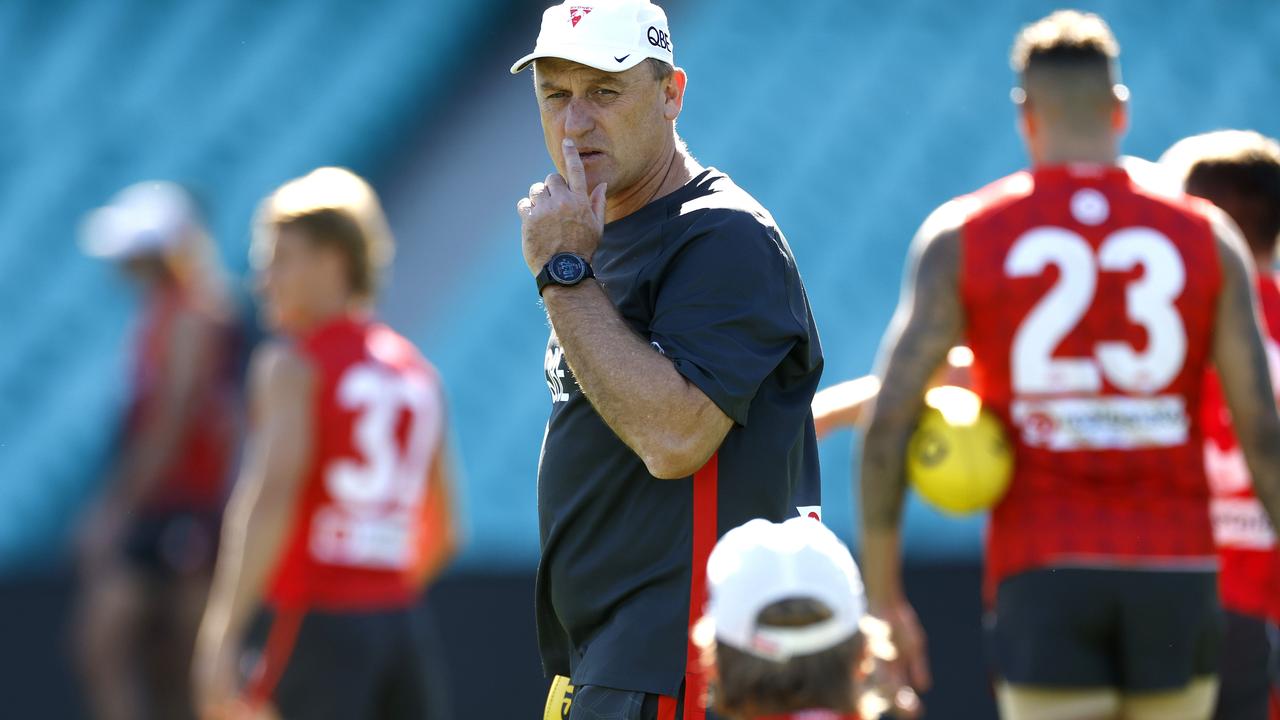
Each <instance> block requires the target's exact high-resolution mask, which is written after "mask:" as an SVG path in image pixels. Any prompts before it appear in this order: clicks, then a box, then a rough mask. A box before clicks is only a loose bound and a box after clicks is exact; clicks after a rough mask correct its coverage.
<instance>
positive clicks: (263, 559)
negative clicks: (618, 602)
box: [195, 343, 315, 709]
mask: <svg viewBox="0 0 1280 720" xmlns="http://www.w3.org/2000/svg"><path fill="white" fill-rule="evenodd" d="M249 381H250V410H251V413H252V418H253V427H252V428H251V432H250V435H249V438H248V441H247V446H246V448H245V456H244V460H243V462H242V465H241V468H240V476H239V478H238V479H237V481H236V485H235V490H234V491H233V492H232V495H231V500H230V502H229V503H228V505H227V513H226V519H225V520H224V522H223V528H222V539H221V549H220V551H219V554H218V564H217V567H216V568H215V570H214V578H213V585H212V587H211V589H210V592H209V601H208V605H207V606H206V609H205V614H204V618H203V620H202V621H201V624H200V632H199V637H198V640H197V647H196V653H197V654H196V662H195V673H196V677H195V680H196V691H197V700H198V702H200V703H201V705H202V707H204V708H206V709H207V708H208V707H209V706H210V705H211V704H217V703H219V702H222V701H225V700H228V699H229V698H230V697H231V696H232V695H233V694H234V692H235V690H236V688H235V673H234V669H235V662H236V656H237V655H238V652H239V646H240V642H241V638H242V637H243V635H244V632H245V628H246V627H247V625H248V623H249V621H250V619H251V618H252V616H253V613H254V612H255V610H256V609H257V608H258V606H259V603H260V602H261V600H262V596H263V592H264V586H265V585H266V582H267V576H268V574H269V573H270V572H271V570H272V568H273V567H274V566H275V564H276V562H277V561H278V559H279V557H280V554H281V551H282V549H283V545H284V540H285V536H286V533H287V532H288V529H289V527H290V525H291V523H292V521H293V514H294V508H295V505H296V500H297V495H298V492H299V487H300V485H301V480H302V477H303V473H304V471H305V470H306V467H305V464H306V462H307V459H308V458H309V457H310V455H311V443H312V423H313V420H312V417H313V416H312V403H313V401H312V395H313V390H314V383H315V377H314V371H313V370H312V368H311V367H310V365H308V364H307V362H306V361H305V360H303V359H302V358H301V357H299V356H298V355H297V354H295V353H294V352H293V351H292V350H290V349H288V348H287V347H286V346H284V345H282V344H274V343H273V344H267V345H264V346H262V347H261V348H260V349H259V350H258V351H257V352H256V353H255V354H254V358H253V362H252V365H251V367H250V380H249Z"/></svg>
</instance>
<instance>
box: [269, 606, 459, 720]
mask: <svg viewBox="0 0 1280 720" xmlns="http://www.w3.org/2000/svg"><path fill="white" fill-rule="evenodd" d="M438 646H439V643H438V642H437V641H436V639H435V633H434V628H433V627H432V625H431V623H430V622H429V619H428V618H427V617H425V616H424V611H423V609H421V608H406V609H402V610H382V611H376V612H340V613H339V612H318V611H306V612H300V611H287V610H281V611H276V612H264V613H263V614H262V616H261V617H259V618H258V621H257V622H255V625H254V628H253V630H252V631H251V632H250V638H249V643H248V644H247V647H248V648H249V650H248V653H247V657H246V658H245V663H244V667H246V668H247V669H249V674H248V677H247V678H245V680H246V682H245V686H246V689H247V690H246V695H247V696H248V698H249V700H250V701H251V702H269V703H270V704H271V705H273V706H274V707H275V709H276V710H277V711H278V712H279V713H280V716H281V717H282V718H284V720H364V719H365V718H369V719H370V720H373V719H377V720H401V719H404V720H410V719H412V720H423V719H424V718H434V719H439V718H447V717H450V715H449V714H447V712H448V708H447V707H446V705H447V703H446V702H445V698H444V697H443V696H442V694H441V688H444V687H446V686H447V683H446V682H444V678H442V677H441V672H442V670H443V663H441V662H439V661H438V659H437V657H436V648H438Z"/></svg>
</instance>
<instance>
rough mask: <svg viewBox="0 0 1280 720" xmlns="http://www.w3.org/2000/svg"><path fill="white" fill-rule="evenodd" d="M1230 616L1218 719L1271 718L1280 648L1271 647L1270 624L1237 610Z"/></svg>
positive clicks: (1221, 666) (1254, 719)
mask: <svg viewBox="0 0 1280 720" xmlns="http://www.w3.org/2000/svg"><path fill="white" fill-rule="evenodd" d="M1226 618H1227V624H1226V628H1227V632H1226V635H1225V636H1224V637H1223V642H1222V664H1221V665H1220V672H1219V675H1218V677H1219V681H1220V683H1221V684H1220V685H1219V687H1218V706H1217V709H1215V710H1214V713H1213V717H1214V720H1267V717H1268V713H1269V706H1270V703H1271V693H1272V682H1273V679H1274V678H1273V675H1272V674H1273V673H1274V672H1275V668H1274V666H1273V665H1272V663H1273V662H1274V652H1275V651H1276V650H1277V648H1273V647H1272V646H1271V638H1269V637H1268V632H1267V623H1266V621H1265V620H1262V619H1261V618H1255V617H1249V616H1248V615H1241V614H1239V613H1234V612H1227V613H1226Z"/></svg>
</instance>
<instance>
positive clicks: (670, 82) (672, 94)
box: [662, 68, 689, 121]
mask: <svg viewBox="0 0 1280 720" xmlns="http://www.w3.org/2000/svg"><path fill="white" fill-rule="evenodd" d="M688 86H689V75H688V74H687V73H685V71H684V68H676V69H675V70H674V71H672V73H671V77H669V78H667V79H666V80H665V81H664V82H663V86H662V94H663V100H664V107H663V115H664V116H665V117H666V118H667V119H668V120H671V121H675V119H676V118H678V117H680V111H681V110H683V109H684V91H685V88H687V87H688Z"/></svg>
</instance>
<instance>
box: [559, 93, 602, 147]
mask: <svg viewBox="0 0 1280 720" xmlns="http://www.w3.org/2000/svg"><path fill="white" fill-rule="evenodd" d="M591 112H592V110H591V104H590V103H588V102H587V101H586V100H585V99H583V98H573V99H572V100H570V101H569V107H568V108H566V109H565V113H564V135H565V137H567V138H580V137H582V136H583V135H585V134H587V133H588V132H590V131H591V129H592V128H594V127H595V118H594V117H592V114H591Z"/></svg>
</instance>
